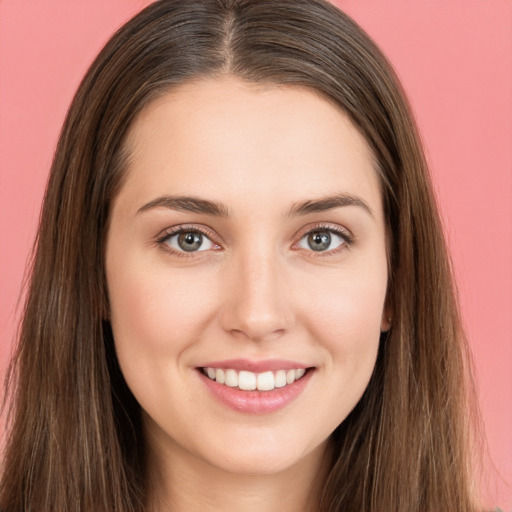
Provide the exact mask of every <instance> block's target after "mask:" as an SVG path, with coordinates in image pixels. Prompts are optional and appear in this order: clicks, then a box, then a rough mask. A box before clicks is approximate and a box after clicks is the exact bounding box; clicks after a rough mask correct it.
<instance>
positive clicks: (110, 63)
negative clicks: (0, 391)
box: [0, 0, 475, 512]
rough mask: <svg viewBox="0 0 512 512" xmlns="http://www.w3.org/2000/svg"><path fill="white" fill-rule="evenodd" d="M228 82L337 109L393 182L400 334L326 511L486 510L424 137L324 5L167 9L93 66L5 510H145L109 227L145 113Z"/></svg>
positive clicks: (181, 5) (6, 475) (130, 31)
mask: <svg viewBox="0 0 512 512" xmlns="http://www.w3.org/2000/svg"><path fill="white" fill-rule="evenodd" d="M223 74H231V75H235V76H237V77H240V78H242V79H246V80H248V81H252V82H264V83H271V84H294V85H301V86H306V87H309V88H311V89H314V90H316V91H318V92H320V93H321V94H322V95H323V96H324V97H326V98H328V99H329V100H330V101H334V102H335V103H336V104H338V105H339V106H341V108H343V110H344V111H345V112H346V113H347V114H348V115H349V116H350V118H351V119H352V121H353V123H354V125H355V126H356V127H357V128H358V129H359V130H360V131H361V133H362V134H363V135H364V137H365V139H366V141H367V142H368V144H369V146H370V148H371V149H372V151H373V154H374V156H375V160H376V167H377V172H378V173H379V176H380V179H381V183H382V193H383V199H384V205H385V216H386V221H387V228H388V245H389V269H390V284H389V290H388V303H389V307H390V310H391V311H392V312H393V314H392V316H393V319H392V328H391V330H390V332H389V333H387V334H386V335H383V336H382V339H381V343H380V349H379V355H378V360H377V364H376V367H375V371H374V374H373V376H372V379H371V381H370V384H369V386H368V388H367V390H366V392H365V394H364V396H363V398H362V399H361V401H360V402H359V403H358V405H357V406H356V408H355V409H354V410H353V411H352V412H351V414H350V415H349V417H348V418H347V419H346V420H345V421H344V422H343V423H342V424H341V425H340V426H339V427H338V428H337V429H336V431H335V432H334V433H333V434H332V444H333V446H334V447H335V450H334V458H333V460H332V467H330V470H329V472H328V477H327V479H326V482H325V485H324V487H323V493H322V497H321V503H319V504H318V510H321V511H323V512H334V511H344V512H347V511H357V512H362V511H365V512H371V511H373V512H376V511H379V512H382V511H386V512H391V511H403V512H413V511H421V512H428V511H430V512H439V511H441V510H442V511H443V512H449V511H453V512H455V511H456V512H461V511H472V510H475V509H474V506H473V504H472V495H471V479H470V460H469V459H470V457H469V455H468V449H467V448H468V421H467V418H468V412H469V411H471V407H470V402H469V401H468V393H467V388H468V387H467V384H468V382H470V379H468V378H467V376H468V356H467V347H466V342H465V339H464V336H463V333H462V330H461V323H460V319H459V313H458V308H457V304H456V298H455V295H454V287H453V281H452V272H451V268H450V261H449V258H448V256H447V251H446V247H445V242H444V239H443V234H442V229H441V225H440V220H439V216H438V212H437V208H436V205H435V200H434V197H433V193H432V188H431V184H430V180H429V176H428V170H427V166H426V163H425V158H424V155H423V152H422V149H421V144H420V142H419V137H418V134H417V130H416V128H415V124H414V121H413V119H412V116H411V114H410V109H409V106H408V104H407V100H406V99H405V95H404V93H403V91H402V90H401V87H400V85H399V82H398V80H397V78H396V76H395V74H394V72H393V70H392V68H391V66H390V65H389V64H388V63H387V61H386V59H385V58H384V57H383V55H382V54H381V52H380V51H379V50H378V48H377V47H376V46H375V44H374V43H373V42H372V41H371V39H370V38H369V37H368V36H367V35H366V34H365V33H364V32H363V31H362V30H361V29H360V28H359V27H358V26H357V25H356V24H355V23H354V22H353V21H352V20H351V19H350V18H348V17H347V16H346V15H345V14H343V13H342V12H341V11H339V10H338V9H337V8H336V7H334V6H333V5H331V4H329V3H327V2H325V1H322V0H264V1H254V0H252V1H251V0H238V1H237V0H187V1H183V0H161V1H158V2H156V3H154V4H152V5H150V6H149V7H147V8H146V9H145V10H143V11H142V12H141V13H140V14H139V15H137V16H136V17H135V18H133V19H132V20H131V21H129V22H128V23H127V24H126V25H125V26H124V27H122V28H121V29H120V30H119V31H118V32H117V33H116V34H115V35H114V36H113V37H112V38H111V40H110V41H109V42H108V43H107V45H106V46H105V48H104V49H103V50H102V51H101V53H100V54H99V56H98V57H97V58H96V60H95V62H94V63H93V64H92V66H91V68H90V69H89V71H88V72H87V74H86V76H85V78H84V79H83V81H82V83H81V85H80V87H79V89H78V92H77V93H76V96H75V98H74V100H73V103H72V105H71V108H70V110H69V113H68V115H67V118H66V121H65V123H64V126H63V129H62V133H61V136H60V140H59V143H58V147H57V151H56V154H55V158H54V162H53V165H52V170H51V175H50V179H49V183H48V187H47V190H46V195H45V200H44V205H43V210H42V215H41V221H40V227H39V232H38V238H37V248H36V252H35V255H34V260H33V266H32V274H31V281H30V287H29V290H28V296H27V302H26V306H25V311H24V318H23V322H22V326H21V330H20V337H19V345H18V348H17V352H16V356H15V358H14V360H13V363H12V366H11V372H10V386H9V392H10V397H11V404H12V409H11V421H10V430H9V437H8V442H7V448H6V452H5V460H4V468H3V475H2V480H1V488H0V506H1V507H2V510H3V511H4V512H14V511H16V512H20V511H37V512H42V511H52V512H65V511H66V512H67V511H70V510H73V511H83V512H85V511H87V512H91V511H104V512H112V511H121V512H128V511H141V510H143V509H144V506H145V483H146V468H145V449H144V437H143V433H142V428H141V421H140V407H139V405H138V404H137V403H136V401H135V399H134V398H133V396H132V395H131V393H130V391H129V390H128V388H127V386H126V384H125V382H124V380H123V377H122V374H121V372H120V370H119V367H118V365H117V361H116V357H115V351H114V348H113V339H112V334H111V331H110V326H109V323H108V321H107V320H105V319H106V318H108V314H107V311H108V296H107V293H106V285H105V275H104V246H105V238H106V233H107V229H108V220H109V212H110V208H111V205H112V200H113V198H114V197H115V196H116V194H117V192H118V190H119V188H120V187H121V185H122V182H123V170H124V159H125V149H124V146H123V144H124V140H125V135H126V133H127V130H128V128H129V127H130V125H131V123H132V121H133V119H134V117H135V116H136V115H137V113H138V112H140V110H141V109H142V108H144V106H145V105H147V104H148V102H150V101H151V100H152V99H154V98H155V97H157V96H158V95H160V94H163V93H165V92H167V91H168V90H169V89H170V88H172V87H173V86H174V85H177V84H182V83H185V82H187V81H189V80H192V79H194V78H198V77H216V76H220V75H223Z"/></svg>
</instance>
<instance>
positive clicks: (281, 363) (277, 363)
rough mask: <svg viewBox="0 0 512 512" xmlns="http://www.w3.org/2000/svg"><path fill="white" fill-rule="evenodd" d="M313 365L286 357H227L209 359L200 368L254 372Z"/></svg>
mask: <svg viewBox="0 0 512 512" xmlns="http://www.w3.org/2000/svg"><path fill="white" fill-rule="evenodd" d="M311 366H312V365H307V364H304V363H299V362H297V361H290V360H285V359H264V360H261V361H254V360H250V359H226V360H223V361H209V362H208V363H206V364H204V365H201V366H200V368H221V369H233V370H237V371H248V372H253V373H262V372H272V371H278V370H297V369H298V368H304V369H306V368H311Z"/></svg>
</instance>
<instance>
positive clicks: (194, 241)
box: [178, 231, 203, 252]
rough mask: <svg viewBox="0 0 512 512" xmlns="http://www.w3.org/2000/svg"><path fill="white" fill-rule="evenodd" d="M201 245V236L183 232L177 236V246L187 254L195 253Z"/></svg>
mask: <svg viewBox="0 0 512 512" xmlns="http://www.w3.org/2000/svg"><path fill="white" fill-rule="evenodd" d="M202 243H203V235H202V234H201V233H195V232H191V231H185V232H184V233H180V234H179V235H178V245H179V246H180V248H181V249H183V250H184V251H187V252H192V251H197V249H199V247H201V244H202Z"/></svg>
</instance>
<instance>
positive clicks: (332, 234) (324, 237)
mask: <svg viewBox="0 0 512 512" xmlns="http://www.w3.org/2000/svg"><path fill="white" fill-rule="evenodd" d="M348 243H350V242H349V240H348V237H347V236H345V235H342V234H341V233H337V232H336V231H334V230H333V229H315V230H314V231H310V232H309V233H306V234H305V235H304V236H303V237H302V238H301V239H300V241H299V243H298V247H300V248H301V249H307V250H310V251H315V252H327V251H334V250H336V249H338V248H340V247H341V246H342V245H344V244H348Z"/></svg>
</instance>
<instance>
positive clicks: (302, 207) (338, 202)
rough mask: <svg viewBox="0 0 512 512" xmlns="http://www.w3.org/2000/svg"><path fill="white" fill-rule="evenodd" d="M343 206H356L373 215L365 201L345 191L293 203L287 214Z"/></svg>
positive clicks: (314, 211) (299, 213)
mask: <svg viewBox="0 0 512 512" xmlns="http://www.w3.org/2000/svg"><path fill="white" fill-rule="evenodd" d="M343 206H357V207H358V208H362V209H363V210H364V211H365V212H366V213H368V214H369V215H370V216H371V217H374V213H373V211H372V209H371V208H370V207H369V206H368V204H367V203H365V201H363V200H362V199H361V198H360V197H357V196H354V195H352V194H345V193H340V194H334V195H331V196H326V197H320V198H318V199H312V200H308V201H303V202H301V203H295V204H294V205H293V206H292V207H291V208H290V211H289V213H288V215H289V216H295V215H307V214H309V213H319V212H325V211H327V210H332V209H334V208H340V207H343Z"/></svg>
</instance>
